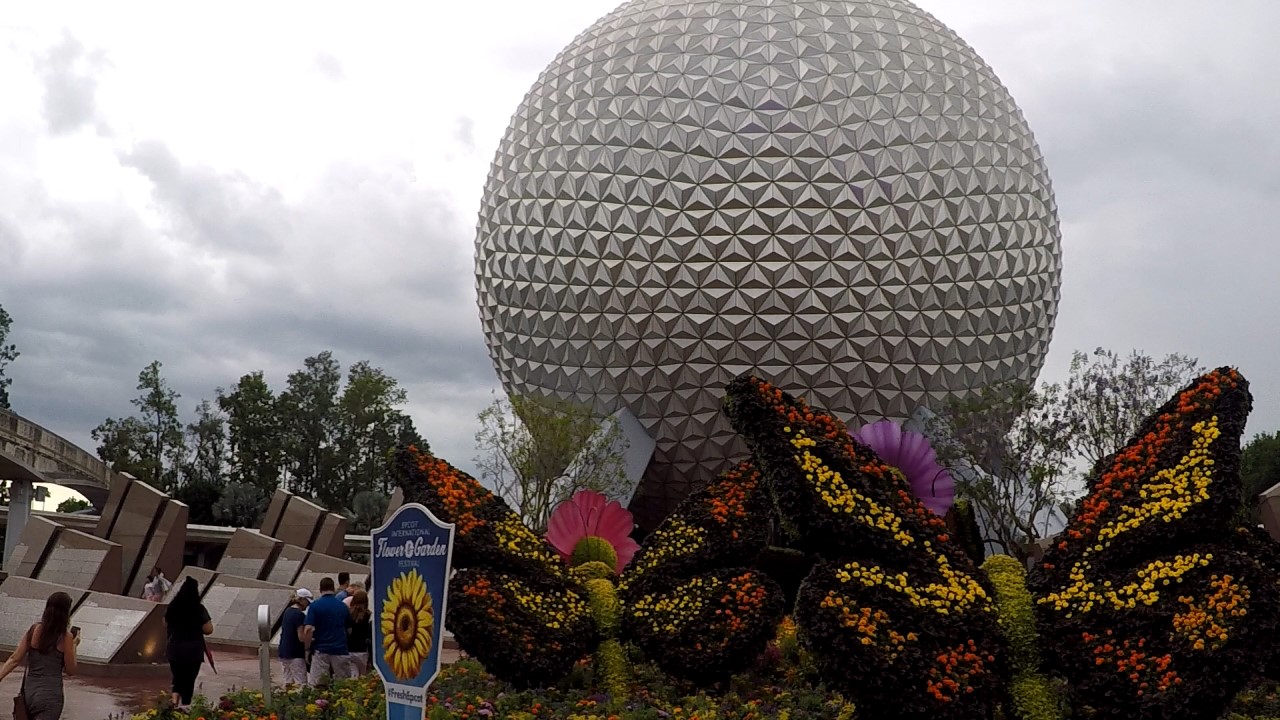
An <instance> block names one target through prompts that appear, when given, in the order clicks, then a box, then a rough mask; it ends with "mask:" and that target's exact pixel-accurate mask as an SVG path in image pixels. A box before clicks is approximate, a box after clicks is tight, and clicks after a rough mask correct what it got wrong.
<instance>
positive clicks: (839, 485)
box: [782, 426, 915, 545]
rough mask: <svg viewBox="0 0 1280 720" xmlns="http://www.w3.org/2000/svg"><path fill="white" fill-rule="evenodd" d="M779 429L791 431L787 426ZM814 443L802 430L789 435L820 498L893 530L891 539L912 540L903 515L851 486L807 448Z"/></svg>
mask: <svg viewBox="0 0 1280 720" xmlns="http://www.w3.org/2000/svg"><path fill="white" fill-rule="evenodd" d="M782 430H783V432H786V433H791V427H790V426H787V427H784V428H782ZM817 444H818V443H817V441H816V440H814V439H813V438H811V437H808V436H807V435H805V432H804V431H803V430H798V431H796V433H795V435H794V436H793V437H792V438H791V445H792V447H794V448H796V450H798V451H799V452H798V453H797V454H795V455H793V456H792V457H793V458H794V459H795V462H796V464H797V465H798V466H799V467H800V471H801V472H803V473H804V478H805V480H806V481H807V482H809V484H810V485H811V486H812V487H813V489H814V490H815V491H816V492H817V493H818V495H819V496H820V497H821V498H822V502H823V503H824V504H825V505H826V506H827V507H828V508H830V509H831V510H832V511H833V512H836V513H846V514H852V515H854V520H855V521H856V522H859V523H861V524H863V525H867V526H868V527H872V528H875V529H877V530H883V531H885V532H888V533H890V534H892V535H893V538H894V540H897V541H898V542H899V543H901V544H902V545H910V544H912V543H914V542H915V538H914V537H912V536H911V535H910V534H909V533H907V532H906V531H905V530H903V529H902V518H900V517H898V515H897V514H896V513H894V512H893V511H892V510H890V509H889V508H885V507H881V506H880V505H878V504H876V503H875V502H874V501H872V499H871V498H869V497H867V496H865V495H863V494H862V493H860V492H858V491H857V490H855V489H853V488H852V487H850V486H849V484H848V483H846V482H845V481H844V478H843V477H841V476H840V473H839V472H838V471H836V470H832V469H831V468H830V467H828V466H827V464H826V463H824V462H823V461H822V459H821V458H819V457H818V456H816V455H814V454H813V453H812V452H810V451H809V448H811V447H813V446H815V445H817Z"/></svg>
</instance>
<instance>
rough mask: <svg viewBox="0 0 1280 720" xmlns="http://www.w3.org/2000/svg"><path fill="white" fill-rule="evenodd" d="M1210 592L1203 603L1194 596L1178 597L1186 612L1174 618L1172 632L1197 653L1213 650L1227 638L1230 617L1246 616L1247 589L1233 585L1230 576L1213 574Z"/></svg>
mask: <svg viewBox="0 0 1280 720" xmlns="http://www.w3.org/2000/svg"><path fill="white" fill-rule="evenodd" d="M1209 587H1210V588H1212V589H1213V593H1212V594H1211V595H1210V596H1209V597H1207V598H1205V600H1204V602H1203V603H1199V602H1196V599H1195V598H1194V597H1190V596H1181V597H1179V598H1178V602H1180V603H1182V604H1183V605H1186V606H1187V607H1186V609H1185V610H1183V611H1182V612H1180V613H1178V614H1177V615H1174V616H1173V630H1174V632H1175V633H1177V634H1178V635H1181V636H1182V637H1183V638H1185V639H1186V640H1188V641H1189V642H1190V643H1191V647H1193V648H1195V649H1196V650H1204V649H1205V648H1206V647H1207V648H1209V649H1210V650H1216V649H1218V648H1220V647H1222V646H1223V645H1224V644H1226V642H1227V639H1228V637H1230V631H1231V627H1232V625H1233V624H1234V623H1233V621H1232V618H1242V617H1244V616H1245V615H1247V614H1248V612H1249V611H1248V607H1249V597H1250V594H1249V589H1248V588H1246V587H1242V586H1240V585H1238V584H1236V582H1235V578H1233V577H1232V576H1230V575H1221V576H1219V575H1214V576H1213V577H1211V578H1209Z"/></svg>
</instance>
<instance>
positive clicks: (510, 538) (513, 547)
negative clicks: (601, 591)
mask: <svg viewBox="0 0 1280 720" xmlns="http://www.w3.org/2000/svg"><path fill="white" fill-rule="evenodd" d="M493 532H494V535H495V536H496V537H497V540H498V546H499V547H501V548H502V549H503V550H506V551H507V552H509V553H511V554H512V555H515V556H516V557H520V558H524V559H526V560H533V561H535V562H537V563H538V564H540V565H545V566H546V568H547V570H548V571H549V572H551V573H552V574H553V575H562V574H563V565H564V563H562V562H560V558H558V557H556V555H555V553H553V552H552V551H551V550H550V548H548V547H547V544H546V543H545V542H543V540H542V538H540V537H538V536H537V535H534V534H533V531H532V530H530V529H529V526H527V525H525V524H524V523H523V522H521V521H520V518H519V517H517V516H516V515H515V514H514V513H512V514H510V515H508V516H506V517H504V518H502V519H501V520H499V521H497V522H495V523H494V524H493Z"/></svg>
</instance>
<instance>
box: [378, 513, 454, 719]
mask: <svg viewBox="0 0 1280 720" xmlns="http://www.w3.org/2000/svg"><path fill="white" fill-rule="evenodd" d="M453 532H454V526H453V525H451V524H449V523H444V522H441V521H440V520H439V519H437V518H436V516H435V515H432V514H431V511H430V510H428V509H427V508H425V507H423V506H422V505H419V504H416V503H414V504H409V505H402V506H400V508H399V509H397V510H396V512H395V514H393V515H392V516H391V519H390V520H388V521H387V522H386V524H385V525H383V526H382V527H380V528H378V529H376V530H374V531H373V537H372V541H371V543H370V547H369V562H370V563H371V565H372V567H371V568H370V570H371V572H370V581H369V584H370V585H371V586H372V588H371V589H372V593H371V596H372V600H373V607H372V608H370V609H371V610H372V611H373V648H372V653H373V666H374V668H376V669H377V671H378V675H379V676H380V677H381V678H382V683H383V685H384V686H385V687H386V691H387V720H423V718H424V717H425V716H426V705H427V686H428V685H430V684H431V681H432V680H435V678H436V675H438V674H439V673H440V651H441V648H442V646H443V635H444V618H445V603H446V601H447V600H448V597H449V573H450V563H451V562H452V560H453ZM424 649H425V652H424Z"/></svg>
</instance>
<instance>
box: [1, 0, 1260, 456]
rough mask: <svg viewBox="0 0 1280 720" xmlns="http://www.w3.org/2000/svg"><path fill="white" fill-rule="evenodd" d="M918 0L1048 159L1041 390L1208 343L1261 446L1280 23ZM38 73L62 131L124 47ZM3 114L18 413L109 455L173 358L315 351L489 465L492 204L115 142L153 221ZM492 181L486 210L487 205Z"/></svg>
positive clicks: (207, 368) (446, 141)
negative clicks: (139, 400)
mask: <svg viewBox="0 0 1280 720" xmlns="http://www.w3.org/2000/svg"><path fill="white" fill-rule="evenodd" d="M605 4H606V5H607V4H611V3H605ZM921 4H923V5H925V6H926V7H927V8H928V9H930V10H931V11H934V12H936V13H937V14H938V15H939V17H940V18H941V19H942V20H943V21H945V22H948V23H949V24H951V25H952V26H953V27H955V28H956V29H957V30H958V31H959V32H960V34H961V35H962V36H963V37H965V38H966V39H967V40H968V41H969V42H971V43H972V44H973V45H974V46H975V48H977V50H978V52H979V53H980V54H981V55H983V56H984V57H985V58H986V59H987V60H988V62H989V63H990V64H991V65H992V67H994V68H995V70H996V72H997V73H998V74H999V75H1000V76H1001V78H1002V79H1003V80H1004V81H1005V82H1006V84H1007V85H1009V87H1010V89H1011V91H1012V92H1013V95H1014V97H1015V98H1017V100H1018V102H1019V104H1020V105H1021V107H1022V108H1023V110H1024V111H1025V113H1026V115H1027V117H1028V121H1029V123H1030V124H1031V127H1032V128H1033V129H1034V130H1035V132H1036V135H1037V138H1038V139H1039V141H1040V144H1041V147H1042V149H1043V150H1044V152H1045V155H1046V159H1047V163H1048V166H1049V169H1050V172H1051V174H1052V176H1053V179H1054V183H1055V189H1056V191H1057V197H1058V202H1059V206H1060V210H1061V217H1062V222H1063V236H1064V253H1065V271H1064V273H1065V274H1064V286H1063V298H1062V305H1061V313H1060V315H1059V319H1058V330H1057V335H1056V337H1055V340H1054V346H1053V350H1052V352H1051V355H1050V363H1049V367H1048V368H1047V369H1046V372H1045V374H1044V376H1045V377H1046V379H1055V378H1056V377H1060V376H1061V375H1062V374H1063V373H1064V371H1065V367H1066V364H1067V362H1068V360H1069V355H1070V351H1071V350H1072V349H1090V348H1093V347H1095V346H1098V345H1103V346H1107V347H1112V348H1116V349H1121V350H1123V349H1127V348H1131V347H1140V348H1144V349H1146V350H1148V351H1150V352H1152V353H1156V354H1163V353H1165V352H1170V351H1183V352H1188V353H1191V354H1194V355H1198V356H1199V357H1200V358H1201V359H1202V360H1203V361H1204V362H1205V363H1209V364H1224V363H1232V364H1238V365H1239V366H1240V367H1241V368H1242V370H1244V372H1245V373H1246V374H1247V375H1248V376H1249V377H1250V379H1251V380H1252V382H1253V386H1254V395H1255V398H1256V409H1255V413H1254V416H1253V420H1252V421H1251V425H1250V428H1251V430H1270V429H1275V428H1277V427H1280V370H1277V369H1276V363H1275V361H1274V358H1276V357H1278V356H1280V337H1277V336H1276V334H1275V333H1274V332H1272V331H1271V328H1272V327H1273V325H1274V320H1273V315H1274V309H1273V308H1275V307H1278V306H1280V286H1278V285H1277V284H1276V283H1275V280H1274V279H1275V278H1276V277H1278V276H1280V253H1277V252H1275V251H1274V249H1273V245H1274V240H1273V239H1272V237H1271V236H1272V234H1273V233H1274V230H1273V229H1272V223H1273V215H1274V212H1275V209H1276V208H1277V207H1280V186H1278V183H1280V176H1278V175H1277V174H1276V173H1275V172H1274V168H1275V167H1276V166H1277V161H1280V138H1277V136H1276V135H1275V134H1274V132H1273V128H1275V127H1277V126H1280V95H1277V94H1276V93H1275V92H1274V91H1272V90H1271V86H1272V85H1273V84H1274V78H1272V77H1271V75H1272V74H1273V71H1274V68H1275V67H1277V66H1280V47H1278V46H1277V45H1276V44H1275V43H1273V42H1272V41H1271V39H1270V37H1269V33H1270V28H1274V27H1275V26H1276V25H1277V24H1280V6H1277V5H1274V4H1269V3H1260V2H1246V1H1245V0H1241V1H1240V2H1233V3H1230V4H1226V5H1221V6H1215V7H1214V9H1213V12H1205V11H1204V6H1203V5H1202V4H1199V3H1191V2H1170V3H1161V4H1160V5H1159V10H1158V12H1156V13H1152V12H1151V8H1152V7H1153V5H1152V4H1150V3H1136V4H1133V5H1126V4H1123V3H1121V4H1116V3H1103V2H1101V1H1100V0H1086V1H1085V2H1083V4H1082V3H1080V2H1071V3H1068V2H1066V1H1065V0H1051V1H1049V2H1044V3H1034V4H1032V3H1025V2H1024V1H1023V0H973V1H972V2H968V3H965V2H952V1H950V0H949V1H948V2H946V3H943V2H941V0H935V1H932V2H930V1H929V0H921ZM935 6H936V7H935ZM557 8H559V6H557ZM607 10H608V8H607V7H601V8H599V9H584V8H583V7H582V6H578V7H576V9H573V8H565V9H563V10H562V12H563V14H559V15H557V14H555V13H550V14H548V11H546V10H539V11H538V16H539V21H540V22H541V23H542V24H541V25H538V26H537V27H535V28H534V31H532V32H529V33H524V28H523V27H519V28H517V27H514V26H513V27H508V28H506V29H505V30H503V29H502V28H499V29H497V30H495V32H499V33H501V32H506V33H508V34H509V37H510V38H511V42H510V43H509V44H506V45H505V46H504V47H505V49H502V50H499V51H495V53H494V54H493V55H492V56H491V57H489V61H490V62H491V64H492V65H493V66H494V67H495V68H496V70H494V71H493V72H494V75H493V76H492V77H489V76H485V77H476V78H475V82H476V83H482V84H484V85H485V86H486V87H494V88H499V87H501V88H507V87H508V86H510V87H511V88H512V89H511V91H510V93H508V94H509V97H506V96H504V97H503V98H499V99H495V100H494V101H493V106H492V107H481V106H476V107H468V108H467V110H466V112H467V118H466V119H459V120H458V121H457V123H456V124H454V125H453V126H452V127H453V129H454V131H453V132H448V131H445V132H442V133H440V135H439V137H438V138H432V139H430V142H431V143H435V144H438V145H441V146H448V147H446V148H445V149H447V150H452V148H453V147H456V148H457V149H458V150H459V152H458V153H456V154H454V153H441V154H453V155H455V156H457V157H464V158H470V160H468V162H471V161H474V162H475V163H476V165H477V167H478V168H482V167H483V166H487V164H488V162H489V160H490V159H491V158H490V157H487V156H484V152H483V151H479V152H478V151H475V149H474V148H477V147H478V148H482V149H483V148H492V147H496V145H497V137H496V134H497V133H500V132H501V131H502V129H503V128H505V127H506V124H507V118H509V117H510V114H511V112H512V111H514V110H515V107H516V104H517V103H518V102H519V100H520V97H521V95H522V94H523V92H524V90H525V89H526V88H525V87H523V86H519V85H521V84H522V83H523V84H527V82H532V80H533V77H534V76H535V75H536V72H537V70H539V69H540V68H541V66H542V65H543V64H545V62H547V60H549V59H550V58H551V57H552V56H554V54H555V52H556V51H558V50H559V49H560V48H561V47H562V46H563V45H564V43H565V42H567V41H568V40H569V39H570V37H571V33H572V32H576V31H577V30H580V29H582V28H584V27H585V26H586V23H587V22H589V18H592V17H595V16H598V15H599V14H601V13H603V12H605V11H607ZM555 12H561V10H560V9H557V10H556V11H555ZM544 16H545V17H544ZM522 17H523V16H522ZM565 28H569V29H568V30H566V29H565ZM486 30H487V29H486ZM522 35H523V37H522ZM86 37H88V36H86ZM503 37H506V36H503ZM503 42H504V43H505V42H506V41H505V39H504V40H503ZM301 57H303V58H306V57H307V56H306V55H305V54H304V55H302V56H301ZM343 57H347V56H346V55H345V54H344V55H343ZM337 58H338V55H336V54H334V55H332V56H331V58H330V59H332V60H334V61H335V63H336V64H328V65H326V63H327V60H323V59H322V58H321V57H320V56H317V57H316V61H315V62H314V63H313V65H314V68H313V70H314V71H315V72H320V73H322V74H325V76H326V77H330V78H333V79H341V77H343V76H344V73H342V64H341V63H340V62H336V61H337ZM38 60H39V62H38V63H37V66H36V72H37V78H38V79H39V81H40V83H41V85H40V87H41V88H42V89H43V95H42V96H41V97H39V98H36V99H35V100H33V102H34V103H36V104H38V106H39V108H40V110H39V116H40V117H41V118H42V119H43V121H44V123H45V125H46V127H45V128H44V130H45V131H46V132H47V133H48V134H54V135H57V134H64V135H65V134H66V133H70V132H73V131H75V130H77V129H80V128H83V127H85V126H86V125H90V126H93V125H98V124H101V122H102V121H101V120H100V119H99V118H98V117H97V116H98V115H99V114H100V113H99V111H98V108H97V80H96V78H97V77H98V73H100V72H101V68H102V67H103V63H104V62H105V61H104V60H102V55H101V54H100V53H97V54H95V53H94V52H90V51H87V50H85V48H84V47H82V46H81V45H80V43H79V42H78V41H76V40H75V39H74V37H72V36H70V35H67V36H65V37H64V38H63V39H62V41H61V43H60V44H59V45H58V46H57V47H55V48H54V49H53V50H50V51H48V52H47V53H45V54H43V55H40V56H39V58H38ZM326 67H327V68H328V70H329V71H332V70H334V69H336V70H337V71H338V74H334V73H333V72H327V71H326V69H325V68H326ZM407 72H409V77H412V73H411V72H410V71H407ZM513 78H527V81H526V80H519V82H517V81H516V80H513ZM390 80H392V81H393V83H392V84H394V82H401V81H402V82H403V84H404V85H405V86H412V85H413V84H414V82H415V81H413V80H410V79H401V80H397V79H396V78H390ZM346 82H347V84H348V85H351V84H353V83H354V80H353V79H352V78H347V80H346ZM517 86H519V87H517ZM495 92H497V91H496V90H495ZM503 92H506V91H505V90H504V91H503ZM448 100H449V99H448V98H443V99H442V100H441V102H442V103H444V104H447V103H448ZM32 107H33V108H34V107H36V105H33V106H32ZM2 123H3V115H0V154H3V156H5V157H7V158H9V159H10V163H8V164H4V163H0V263H3V265H0V303H3V305H4V307H5V308H6V309H7V310H8V311H9V312H10V313H11V314H12V315H13V316H14V320H15V327H14V335H13V340H14V342H16V343H17V344H18V345H19V349H20V350H21V351H22V353H23V355H22V357H21V358H19V360H18V361H17V362H16V363H15V364H14V365H13V366H11V368H10V371H11V373H12V375H13V377H14V386H13V401H14V404H15V406H16V407H17V409H18V410H19V411H20V412H23V413H24V414H28V415H30V417H32V419H34V420H36V421H37V422H41V423H43V424H46V425H48V426H49V427H50V428H51V429H53V430H55V431H57V432H60V433H63V434H66V435H68V436H69V437H71V438H72V439H75V440H78V441H80V442H83V443H84V444H86V445H87V446H88V445H91V443H90V442H89V439H88V433H89V430H90V429H91V428H92V427H93V426H94V425H96V424H97V423H98V422H100V421H101V420H102V419H103V418H105V417H107V416H109V415H121V414H125V413H128V412H130V411H131V410H132V408H131V406H130V405H129V402H128V401H129V399H130V398H132V397H133V396H134V395H135V394H136V392H135V391H134V389H133V387H134V384H135V382H136V376H137V373H138V371H139V369H141V368H142V367H143V366H144V365H145V364H147V363H148V362H150V361H151V360H153V359H159V360H161V361H162V362H164V363H165V374H166V376H167V377H168V378H169V380H170V382H171V383H172V384H173V385H174V386H175V388H177V389H178V391H179V392H181V393H182V394H183V399H182V402H181V407H182V408H183V411H184V413H189V412H190V411H191V409H192V408H193V407H194V405H195V403H196V402H197V401H198V400H199V399H200V398H201V397H211V396H212V393H213V389H214V388H215V387H217V386H219V385H223V386H225V385H228V384H230V383H233V382H235V380H236V379H237V378H238V377H239V376H240V375H242V374H244V373H246V372H249V371H252V370H257V369H261V370H263V371H265V372H266V374H267V377H268V380H269V381H270V382H271V383H272V385H273V387H275V388H276V389H279V388H281V387H283V385H284V380H285V377H286V376H287V374H288V373H289V372H291V371H293V370H295V369H297V368H298V367H300V366H301V364H302V359H303V358H304V357H306V356H308V355H312V354H314V353H316V352H319V351H321V350H324V349H332V350H334V351H335V353H336V354H337V356H338V358H339V359H340V360H341V361H342V362H343V363H344V364H345V365H349V364H350V363H352V362H354V361H356V360H360V359H369V360H371V361H372V362H373V363H374V364H376V365H380V366H382V367H384V368H385V369H386V370H387V371H388V372H389V373H390V374H392V375H393V376H394V377H396V378H398V379H400V380H401V382H402V383H403V384H404V385H405V386H406V388H407V389H408V391H409V397H410V406H409V410H410V412H411V413H412V414H413V416H414V417H415V419H416V420H417V422H418V424H419V426H420V428H421V429H422V430H423V432H424V434H426V435H427V437H428V438H429V439H430V441H431V442H432V444H433V446H434V447H436V448H437V450H438V451H439V452H441V453H442V454H443V455H445V456H446V457H448V458H450V459H451V460H453V461H455V462H458V463H460V464H463V465H464V466H465V465H468V464H469V460H470V458H471V457H472V455H473V449H472V447H473V442H472V437H471V434H472V432H473V430H474V422H473V418H474V415H475V412H476V410H478V409H479V408H480V407H481V406H482V405H483V404H484V403H485V402H487V400H488V398H489V392H490V389H491V388H493V387H494V386H495V385H496V381H495V377H494V374H493V371H492V369H491V366H490V364H489V361H488V358H487V355H486V353H485V349H484V346H483V342H482V339H481V337H480V331H479V322H478V320H477V317H476V310H475V304H474V298H473V289H472V265H471V242H472V239H473V230H474V211H475V210H474V207H471V206H467V203H468V202H471V201H459V200H457V199H456V198H455V197H454V196H452V195H446V194H445V193H443V192H441V191H438V190H435V189H433V188H432V186H430V185H429V184H428V183H429V181H430V179H431V178H432V173H437V174H438V171H437V170H436V169H435V168H431V167H426V166H414V165H413V164H410V163H407V162H397V161H386V160H340V159H339V157H340V156H339V155H338V154H337V152H336V151H335V153H334V155H332V156H330V157H332V158H333V159H332V160H331V161H330V165H329V168H328V171H327V172H326V173H324V174H323V175H322V176H321V177H320V178H319V180H318V181H317V182H315V183H314V184H313V185H312V186H311V188H310V189H309V190H307V191H306V192H303V193H301V194H300V195H299V194H294V193H285V192H283V191H282V190H281V189H280V188H276V187H273V186H272V185H271V184H269V183H266V182H264V181H262V180H261V179H258V178H255V177H253V176H251V175H249V174H247V173H243V172H236V171H227V170H222V169H216V168H213V167H209V166H207V165H202V164H200V163H195V162H191V161H190V160H189V158H184V157H183V154H182V152H180V151H178V150H177V149H176V148H177V145H176V141H175V144H174V145H173V146H171V145H170V144H168V143H167V142H166V140H168V138H163V137H161V138H159V139H151V140H144V141H142V142H136V143H122V144H121V145H120V146H117V153H116V157H117V159H118V160H119V162H120V163H121V164H122V165H123V166H124V167H126V168H128V169H129V172H136V173H137V174H138V177H140V178H144V179H145V181H146V182H147V183H148V184H149V192H150V200H151V203H152V205H151V207H139V208H135V207H132V206H131V204H129V203H127V202H123V201H120V202H116V203H114V204H112V203H105V202H93V203H91V202H88V201H82V200H78V201H71V200H68V199H66V198H64V197H62V196H60V195H56V194H55V195H51V193H52V192H53V191H52V190H50V189H49V188H47V187H46V185H45V183H44V181H43V179H42V177H41V176H40V172H41V171H40V168H39V165H38V153H36V152H35V151H34V150H32V149H31V148H32V147H33V146H35V145H36V144H37V143H38V142H40V141H42V140H43V139H44V138H40V137H28V136H26V135H23V134H22V132H20V131H19V130H15V129H14V128H10V127H5V126H4V125H3V124H2ZM445 127H446V128H448V127H449V126H447V125H446V126H445ZM316 152H317V153H325V152H327V149H326V148H317V149H316ZM15 167H17V168H18V169H17V170H14V169H13V168H15ZM475 174H476V176H477V177H478V178H481V179H482V177H483V172H482V171H481V170H480V169H477V171H476V173H475ZM420 178H426V179H427V180H423V179H420ZM436 180H437V181H438V182H440V183H441V186H446V185H445V183H446V182H449V181H450V180H451V179H446V178H436ZM467 182H469V183H470V182H472V180H470V179H469V180H467ZM475 185H476V187H474V188H473V192H471V193H470V194H466V197H470V198H478V196H479V189H480V188H479V181H476V182H475ZM153 215H158V216H159V217H160V218H161V220H162V222H160V223H159V224H157V223H156V222H155V221H154V220H153V219H152V216H153ZM52 248H56V249H52Z"/></svg>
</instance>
